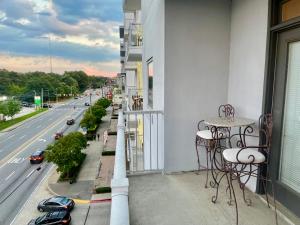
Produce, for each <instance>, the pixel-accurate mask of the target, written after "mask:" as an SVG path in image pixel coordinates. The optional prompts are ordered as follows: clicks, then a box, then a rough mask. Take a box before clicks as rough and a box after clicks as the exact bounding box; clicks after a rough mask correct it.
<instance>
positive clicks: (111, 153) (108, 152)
mask: <svg viewBox="0 0 300 225" xmlns="http://www.w3.org/2000/svg"><path fill="white" fill-rule="evenodd" d="M115 154H116V151H103V152H102V155H103V156H109V155H115Z"/></svg>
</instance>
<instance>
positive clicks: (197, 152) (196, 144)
mask: <svg viewBox="0 0 300 225" xmlns="http://www.w3.org/2000/svg"><path fill="white" fill-rule="evenodd" d="M195 149H196V154H197V162H198V172H200V169H201V165H200V158H199V150H198V136H197V135H196V138H195Z"/></svg>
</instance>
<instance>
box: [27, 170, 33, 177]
mask: <svg viewBox="0 0 300 225" xmlns="http://www.w3.org/2000/svg"><path fill="white" fill-rule="evenodd" d="M34 171H35V170H32V171H31V172H30V173H29V174H28V175H27V176H26V178H28V177H30V176H31V175H32V174H33V173H34Z"/></svg>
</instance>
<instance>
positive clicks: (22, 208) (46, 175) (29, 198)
mask: <svg viewBox="0 0 300 225" xmlns="http://www.w3.org/2000/svg"><path fill="white" fill-rule="evenodd" d="M53 168H54V165H52V166H51V167H50V168H49V170H48V171H47V173H46V174H45V176H44V177H43V179H42V180H41V181H40V182H39V183H38V185H37V186H36V187H35V189H34V190H33V191H32V192H31V194H30V196H29V197H28V199H27V200H26V202H24V204H23V206H22V207H21V209H20V210H19V211H18V213H17V214H16V215H15V217H14V218H13V220H12V221H11V223H10V224H9V225H12V224H13V223H14V222H15V221H16V219H17V217H18V216H19V215H20V213H21V211H23V210H24V208H25V206H26V204H27V203H28V202H29V200H31V199H32V198H31V196H33V194H35V192H36V191H37V189H38V188H39V187H40V185H41V183H43V182H44V181H45V179H46V178H47V177H48V176H49V174H50V172H51V171H52V169H53Z"/></svg>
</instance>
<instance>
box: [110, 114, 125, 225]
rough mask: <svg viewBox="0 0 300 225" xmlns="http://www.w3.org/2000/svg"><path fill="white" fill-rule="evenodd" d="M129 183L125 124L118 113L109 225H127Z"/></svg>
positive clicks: (122, 116)
mask: <svg viewBox="0 0 300 225" xmlns="http://www.w3.org/2000/svg"><path fill="white" fill-rule="evenodd" d="M128 187H129V182H128V178H127V177H126V156H125V124H124V115H123V111H122V110H120V111H119V117H118V132H117V144H116V155H115V166H114V176H113V179H112V180H111V189H112V193H111V196H112V203H111V215H110V225H129V207H128Z"/></svg>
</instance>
